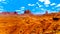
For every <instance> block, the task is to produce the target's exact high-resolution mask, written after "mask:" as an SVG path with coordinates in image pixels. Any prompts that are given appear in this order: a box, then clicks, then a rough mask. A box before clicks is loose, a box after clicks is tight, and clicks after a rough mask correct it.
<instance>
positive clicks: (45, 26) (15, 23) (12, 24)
mask: <svg viewBox="0 0 60 34" xmlns="http://www.w3.org/2000/svg"><path fill="white" fill-rule="evenodd" d="M0 34H60V12H58V13H50V14H48V13H46V14H43V15H34V14H32V13H31V12H30V11H29V10H27V11H25V12H24V14H16V12H15V13H12V14H11V13H3V14H0Z"/></svg>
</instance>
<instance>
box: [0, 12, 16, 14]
mask: <svg viewBox="0 0 60 34" xmlns="http://www.w3.org/2000/svg"><path fill="white" fill-rule="evenodd" d="M0 14H4V15H6V14H17V12H2V13H0Z"/></svg>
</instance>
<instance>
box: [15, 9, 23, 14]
mask: <svg viewBox="0 0 60 34" xmlns="http://www.w3.org/2000/svg"><path fill="white" fill-rule="evenodd" d="M15 11H16V12H17V13H18V14H22V13H24V11H23V10H15Z"/></svg>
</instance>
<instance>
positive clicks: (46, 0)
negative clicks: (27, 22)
mask: <svg viewBox="0 0 60 34" xmlns="http://www.w3.org/2000/svg"><path fill="white" fill-rule="evenodd" d="M39 1H40V2H44V4H45V5H47V4H50V0H39Z"/></svg>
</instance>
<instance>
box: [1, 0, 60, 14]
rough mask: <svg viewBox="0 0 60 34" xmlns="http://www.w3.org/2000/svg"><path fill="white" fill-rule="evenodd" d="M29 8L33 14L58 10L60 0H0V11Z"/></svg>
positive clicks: (19, 10)
mask: <svg viewBox="0 0 60 34" xmlns="http://www.w3.org/2000/svg"><path fill="white" fill-rule="evenodd" d="M28 9H29V10H30V11H31V12H32V13H33V14H44V13H45V12H46V10H47V11H48V12H49V13H51V12H58V11H59V10H60V0H0V12H2V11H5V12H14V11H16V12H18V13H19V14H21V13H23V12H24V10H28Z"/></svg>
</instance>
